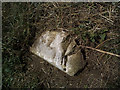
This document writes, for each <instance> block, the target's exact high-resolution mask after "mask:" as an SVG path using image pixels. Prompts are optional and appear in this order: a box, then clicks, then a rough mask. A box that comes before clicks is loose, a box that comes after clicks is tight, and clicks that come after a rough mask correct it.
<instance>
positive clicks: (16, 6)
mask: <svg viewBox="0 0 120 90" xmlns="http://www.w3.org/2000/svg"><path fill="white" fill-rule="evenodd" d="M119 10H120V3H119V2H116V3H81V2H80V3H72V2H70V3H57V2H56V3H55V2H54V3H2V29H3V30H2V33H3V35H2V38H3V39H2V55H3V60H2V64H3V65H2V67H3V68H2V69H3V75H2V76H3V87H11V88H23V87H24V88H25V87H27V88H100V87H104V88H105V87H108V88H114V87H120V78H119V76H120V73H119V69H120V67H119V66H120V65H119V64H120V58H119V57H116V56H112V55H107V54H105V53H100V52H98V51H95V50H91V49H86V48H83V51H84V54H85V60H86V61H87V65H86V66H85V68H84V69H83V70H82V71H79V72H78V73H77V74H76V75H75V76H72V77H71V76H69V75H67V74H65V73H64V72H62V71H60V70H59V69H57V68H56V67H54V66H52V65H50V64H49V63H47V62H46V61H44V60H43V59H42V58H39V57H38V56H36V55H34V54H33V53H31V52H30V50H29V48H30V47H31V46H32V44H33V43H34V41H35V40H36V38H37V37H38V36H40V34H41V33H42V32H44V31H46V30H58V28H62V29H67V30H70V31H72V32H73V33H74V34H75V35H76V36H77V37H78V38H79V42H80V44H81V45H84V46H89V47H93V48H97V49H100V50H104V51H107V52H111V53H115V54H118V55H120V39H119V38H120V29H119V28H120V25H119V24H120V18H119V17H120V16H119Z"/></svg>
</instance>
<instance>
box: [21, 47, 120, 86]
mask: <svg viewBox="0 0 120 90" xmlns="http://www.w3.org/2000/svg"><path fill="white" fill-rule="evenodd" d="M85 54H86V61H87V62H88V63H87V65H86V66H85V68H84V69H83V70H81V71H79V72H78V73H77V74H76V75H75V76H69V75H67V74H66V73H64V72H62V71H61V70H59V69H57V68H56V67H54V66H52V65H51V64H49V63H48V62H46V61H44V60H43V59H42V58H40V57H38V56H36V55H34V54H32V53H30V52H29V53H28V54H26V56H27V57H29V58H31V60H30V61H29V62H28V63H27V66H26V73H25V76H24V80H23V82H21V81H20V82H21V83H24V81H28V82H29V81H31V80H30V78H29V77H28V76H32V74H34V75H36V78H37V80H38V85H37V87H38V88H103V87H107V86H108V84H112V85H113V83H115V84H116V83H117V82H116V81H117V80H118V74H119V75H120V73H119V72H118V69H119V64H120V62H119V58H116V57H113V56H109V55H105V54H103V53H99V52H96V51H93V50H88V49H86V50H85ZM108 57H109V58H108ZM32 80H34V78H33V79H32ZM35 80H36V79H35Z"/></svg>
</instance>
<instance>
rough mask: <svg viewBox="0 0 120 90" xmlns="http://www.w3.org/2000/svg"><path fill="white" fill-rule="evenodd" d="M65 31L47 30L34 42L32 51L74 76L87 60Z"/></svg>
mask: <svg viewBox="0 0 120 90" xmlns="http://www.w3.org/2000/svg"><path fill="white" fill-rule="evenodd" d="M68 35H69V33H68V32H65V31H46V32H44V33H43V34H42V35H41V36H40V37H38V39H37V40H36V41H35V42H34V43H33V45H32V47H31V48H30V51H31V52H32V53H34V54H36V55H38V56H39V57H41V58H43V59H44V60H46V61H47V62H49V63H50V64H52V65H54V66H55V67H57V68H59V69H60V70H62V71H64V72H65V73H67V74H69V75H70V76H74V74H76V73H77V72H78V70H80V69H82V68H83V67H84V66H85V64H86V62H85V60H84V59H83V54H82V53H81V50H80V49H78V48H77V47H76V46H77V45H76V42H75V40H74V37H73V40H71V38H68Z"/></svg>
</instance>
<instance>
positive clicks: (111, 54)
mask: <svg viewBox="0 0 120 90" xmlns="http://www.w3.org/2000/svg"><path fill="white" fill-rule="evenodd" d="M80 47H84V48H88V49H92V50H95V51H98V52H101V53H105V54H109V55H112V56H116V57H119V58H120V55H117V54H114V53H111V52H106V51H103V50H100V49H96V48H92V47H89V46H83V45H80Z"/></svg>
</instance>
